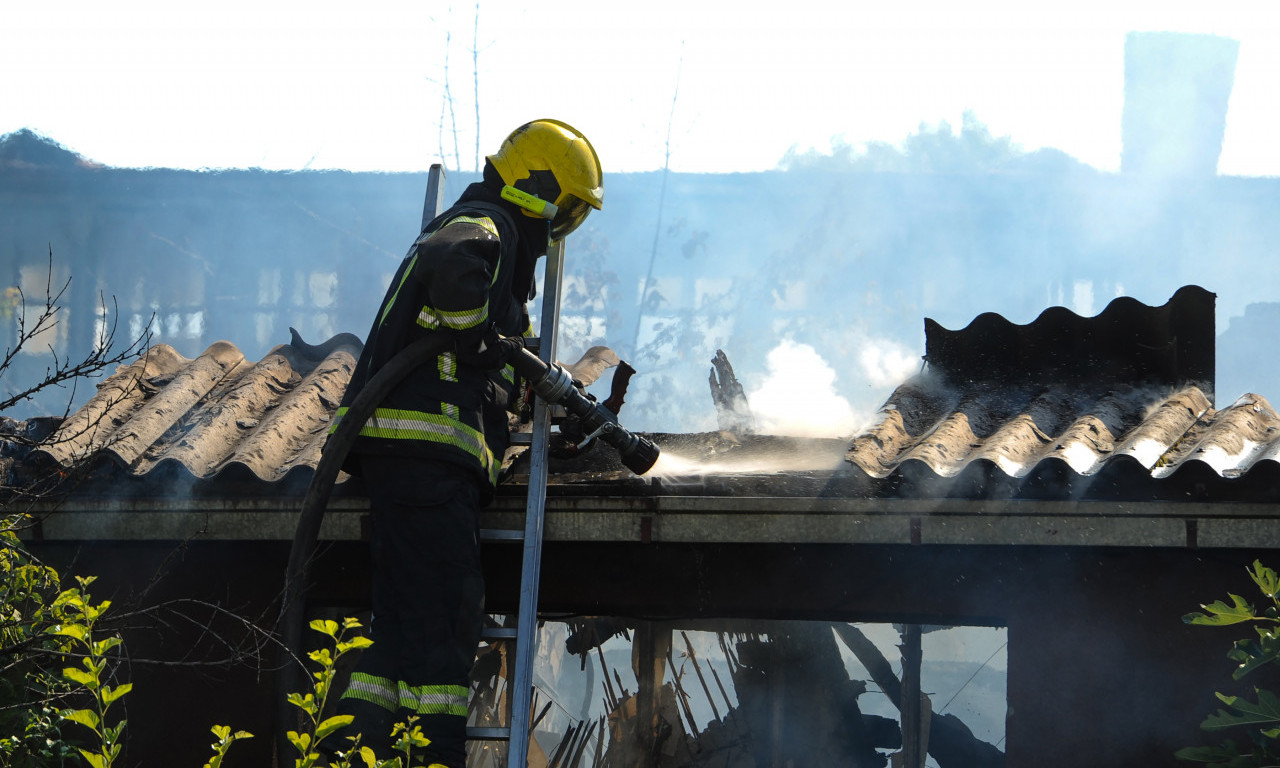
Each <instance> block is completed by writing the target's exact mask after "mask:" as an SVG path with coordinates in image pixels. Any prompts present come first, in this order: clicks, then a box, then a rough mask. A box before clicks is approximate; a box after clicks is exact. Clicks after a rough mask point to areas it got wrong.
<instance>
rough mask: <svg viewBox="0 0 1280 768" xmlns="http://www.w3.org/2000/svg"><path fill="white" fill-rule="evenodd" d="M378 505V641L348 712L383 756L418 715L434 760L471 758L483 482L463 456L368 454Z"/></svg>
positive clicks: (361, 666) (359, 671)
mask: <svg viewBox="0 0 1280 768" xmlns="http://www.w3.org/2000/svg"><path fill="white" fill-rule="evenodd" d="M360 463H361V466H362V470H363V476H364V480H365V484H366V489H367V492H368V494H369V500H370V506H371V510H372V530H371V533H370V536H371V550H372V557H373V623H372V625H371V627H370V630H371V632H370V636H371V638H372V640H373V645H372V646H371V647H370V648H368V649H366V650H365V651H364V652H363V653H362V655H361V657H360V659H359V661H358V662H357V664H356V668H355V671H354V672H353V673H352V676H351V682H350V684H349V685H348V687H347V690H346V692H345V693H344V694H343V696H342V700H341V701H340V702H339V704H338V711H339V712H340V713H343V714H350V715H354V716H355V718H356V720H355V722H354V723H353V724H352V728H350V729H348V730H349V731H353V732H359V733H360V734H362V740H361V743H362V744H366V745H368V746H370V747H372V748H373V749H374V751H375V752H377V754H378V755H379V757H384V758H385V757H390V756H391V749H390V745H391V740H390V731H391V726H392V724H393V723H396V722H407V718H408V717H409V716H411V715H414V716H417V718H418V720H417V723H416V724H417V725H419V726H420V727H421V728H422V732H423V734H424V735H426V737H427V738H428V739H430V740H431V745H430V746H429V747H428V748H427V753H428V757H429V759H428V760H427V762H428V763H431V762H437V763H441V764H443V765H446V766H449V768H463V767H464V766H465V764H466V723H467V701H468V698H469V694H470V677H471V667H472V664H473V663H474V661H475V653H476V646H477V645H478V644H479V642H480V630H481V627H482V620H483V611H484V576H483V573H482V571H481V567H480V542H479V519H478V514H477V513H478V508H479V504H480V489H479V487H478V485H477V481H476V478H475V477H474V475H473V474H471V473H469V472H466V471H465V470H463V469H462V468H460V467H458V466H457V465H453V464H448V463H444V462H436V461H430V460H423V459H415V458H401V457H391V456H371V455H368V454H365V455H362V456H361V457H360Z"/></svg>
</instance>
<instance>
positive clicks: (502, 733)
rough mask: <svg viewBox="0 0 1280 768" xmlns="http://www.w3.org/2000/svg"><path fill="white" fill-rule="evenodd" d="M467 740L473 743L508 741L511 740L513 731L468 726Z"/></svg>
mask: <svg viewBox="0 0 1280 768" xmlns="http://www.w3.org/2000/svg"><path fill="white" fill-rule="evenodd" d="M467 738H468V739H471V740H472V741H507V740H509V739H510V738H511V729H510V728H481V727H478V726H468V728H467Z"/></svg>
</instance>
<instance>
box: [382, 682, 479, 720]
mask: <svg viewBox="0 0 1280 768" xmlns="http://www.w3.org/2000/svg"><path fill="white" fill-rule="evenodd" d="M399 688H400V690H399V693H400V706H401V707H402V708H404V709H409V710H412V711H414V712H417V713H418V714H423V715H428V714H441V715H457V716H459V717H466V716H467V697H468V696H469V695H470V691H468V690H467V688H465V687H464V686H461V685H420V686H408V685H406V684H404V683H400V686H399Z"/></svg>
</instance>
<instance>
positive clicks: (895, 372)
mask: <svg viewBox="0 0 1280 768" xmlns="http://www.w3.org/2000/svg"><path fill="white" fill-rule="evenodd" d="M858 362H859V363H861V365H862V376H863V378H864V379H865V380H866V381H867V383H868V384H870V385H871V386H873V387H896V386H897V385H899V384H901V383H902V382H903V381H905V380H906V378H907V377H908V376H910V375H911V374H913V373H915V372H916V369H917V368H919V367H920V356H919V355H918V354H917V353H915V352H914V351H912V350H911V349H910V348H908V347H907V346H905V345H903V344H899V343H898V342H896V341H892V340H890V339H870V340H869V341H867V342H866V343H865V344H863V346H862V350H861V351H860V352H859V353H858Z"/></svg>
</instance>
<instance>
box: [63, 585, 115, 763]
mask: <svg viewBox="0 0 1280 768" xmlns="http://www.w3.org/2000/svg"><path fill="white" fill-rule="evenodd" d="M76 582H77V583H78V584H79V586H76V587H71V588H70V589H65V590H63V591H62V592H61V593H59V594H58V597H57V598H56V599H55V600H54V601H53V605H52V606H50V609H51V612H52V615H53V617H54V619H55V620H56V623H54V624H53V625H52V626H50V627H49V628H48V629H47V630H46V631H47V632H48V633H49V634H50V635H53V636H56V637H65V638H69V639H70V640H71V645H72V647H71V649H69V650H68V654H69V655H71V656H72V657H73V658H75V657H78V658H79V659H80V664H79V665H78V666H70V667H64V668H63V670H62V676H63V678H65V679H66V680H69V681H70V682H72V683H74V684H75V685H77V686H81V687H82V688H83V689H84V690H85V691H87V692H88V693H89V695H90V703H89V706H88V707H84V708H82V709H66V710H63V712H62V713H61V715H62V717H63V719H64V720H67V721H69V722H72V723H78V724H79V725H82V726H84V727H85V728H87V729H89V730H90V731H91V732H92V733H93V734H94V739H93V741H94V744H93V748H92V749H85V748H83V747H81V748H80V749H79V752H80V754H81V756H83V757H84V760H85V762H87V763H88V764H89V765H90V767H91V768H110V766H112V765H114V764H115V761H116V758H117V757H119V755H120V749H121V747H122V746H123V743H122V742H121V739H120V737H121V734H122V733H123V732H124V728H125V725H126V721H125V720H124V719H123V718H121V719H119V720H118V721H117V722H116V723H115V724H114V725H112V724H111V723H110V720H109V718H108V712H109V711H110V709H111V706H112V705H113V704H115V703H116V702H117V701H119V700H120V699H121V698H122V697H123V696H124V695H125V694H127V693H128V692H129V691H130V690H132V689H133V684H132V683H120V684H118V685H115V686H112V685H110V684H109V680H110V678H111V677H112V675H111V674H109V672H108V666H109V662H110V658H109V655H110V654H111V652H112V651H113V650H115V649H116V648H118V647H119V646H120V643H121V640H120V638H119V637H118V636H112V637H105V638H102V639H97V638H96V637H95V635H94V625H96V624H97V623H98V619H100V618H101V617H102V614H104V613H106V611H107V609H108V608H110V607H111V602H110V601H109V600H104V601H103V602H101V603H98V604H97V605H95V604H94V603H93V601H92V600H90V599H89V594H88V591H87V587H88V586H89V585H90V584H92V583H93V578H92V577H88V578H86V577H80V576H77V577H76Z"/></svg>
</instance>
